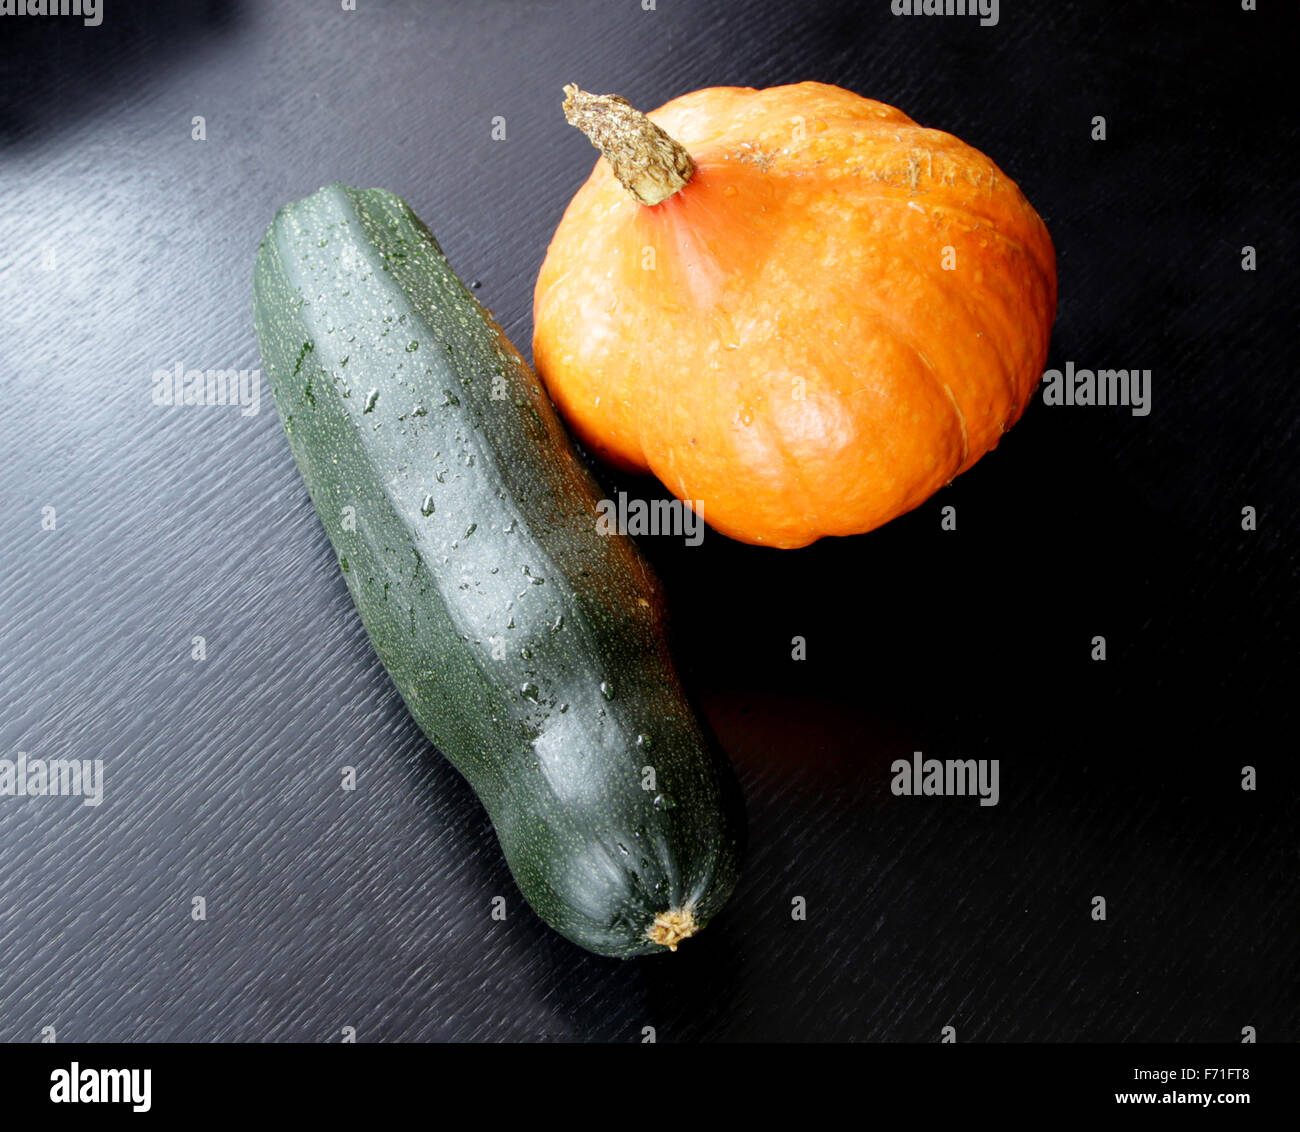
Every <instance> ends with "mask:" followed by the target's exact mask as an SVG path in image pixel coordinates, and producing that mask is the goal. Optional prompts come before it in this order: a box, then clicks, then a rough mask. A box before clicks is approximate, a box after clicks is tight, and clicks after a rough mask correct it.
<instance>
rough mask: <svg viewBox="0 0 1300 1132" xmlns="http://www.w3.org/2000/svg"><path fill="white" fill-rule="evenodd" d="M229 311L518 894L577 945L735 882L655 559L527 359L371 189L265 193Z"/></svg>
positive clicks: (732, 849) (639, 929) (627, 949)
mask: <svg viewBox="0 0 1300 1132" xmlns="http://www.w3.org/2000/svg"><path fill="white" fill-rule="evenodd" d="M254 321H255V326H256V330H257V337H258V342H259V344H260V346H261V350H262V357H263V359H264V364H265V369H266V371H267V374H268V376H269V380H270V385H271V389H272V392H273V393H274V396H275V401H276V405H277V407H278V409H279V412H280V416H281V420H282V423H283V425H284V430H285V432H286V434H287V436H288V440H289V446H290V448H291V449H292V451H293V456H294V459H295V461H296V463H297V465H298V469H299V471H300V472H301V474H302V478H303V480H304V481H305V483H306V485H307V489H308V491H309V493H310V494H311V498H312V501H313V503H314V504H315V507H316V511H317V514H318V515H319V516H320V519H321V521H322V523H323V524H324V526H325V530H326V533H327V534H328V535H329V538H330V541H331V542H332V543H333V546H334V550H335V552H336V554H337V556H338V560H339V565H340V566H341V568H342V570H343V573H344V577H345V578H346V580H347V585H348V589H349V590H350V591H351V594H352V598H353V601H354V602H355V603H356V606H357V609H358V610H359V611H360V613H361V618H362V621H363V622H364V624H365V627H366V631H367V633H368V634H369V636H370V640H371V641H372V642H373V644H374V647H375V651H376V652H377V653H378V654H379V658H380V660H381V661H382V662H383V664H384V667H385V668H386V669H387V670H388V672H389V674H390V675H391V676H392V678H393V682H394V683H395V684H396V685H397V688H398V690H399V691H400V692H401V695H402V698H403V700H404V701H405V702H406V705H407V707H408V708H409V709H410V711H411V714H412V715H413V716H414V718H415V720H416V722H417V723H418V724H419V725H420V727H421V728H422V729H423V731H424V732H425V734H427V735H428V737H429V738H430V739H431V740H432V741H433V743H434V744H435V746H437V747H438V748H439V750H441V751H442V753H443V754H444V755H446V756H447V758H448V759H450V760H451V762H452V763H453V764H454V765H455V767H456V768H457V769H458V770H459V771H460V772H461V774H463V775H464V776H465V778H466V779H467V780H468V781H469V783H470V785H471V786H472V787H473V789H474V791H475V793H476V794H477V795H478V797H479V798H480V799H481V800H482V802H483V805H484V806H485V807H486V809H487V812H488V814H489V816H490V817H491V819H492V824H493V826H494V827H495V829H496V832H497V836H498V837H499V839H500V841H501V846H502V849H503V850H504V852H505V856H506V860H507V862H508V863H509V866H510V870H511V872H512V873H513V875H514V878H515V881H516V883H517V884H518V886H519V889H520V891H521V892H522V893H523V895H524V897H525V899H526V900H527V901H528V903H529V904H530V905H532V907H533V908H534V909H535V910H536V912H537V913H538V914H539V915H540V916H541V917H542V919H543V920H545V921H546V922H547V923H548V924H550V925H551V926H552V927H553V928H555V929H556V931H558V932H560V933H561V934H563V935H565V936H567V937H568V938H569V939H571V940H573V941H574V942H575V943H578V944H580V945H581V946H582V947H585V948H587V949H588V950H590V951H594V952H597V953H599V954H601V955H611V956H619V957H629V956H634V955H645V954H652V953H656V952H662V951H663V950H664V949H665V948H671V949H672V950H676V945H677V943H678V942H679V940H680V939H682V938H685V937H686V936H688V935H690V934H692V933H693V932H694V931H696V930H698V929H699V928H701V927H703V926H704V924H706V923H707V922H708V920H709V919H710V918H711V917H712V916H713V915H714V914H715V913H716V912H717V911H718V909H719V908H720V907H721V906H722V904H723V903H724V902H725V901H726V899H727V897H728V895H729V894H730V893H731V891H732V889H733V887H734V886H735V883H736V879H737V873H738V868H739V858H740V854H741V850H742V842H743V839H744V811H743V805H742V802H741V798H740V792H739V789H738V787H737V784H736V781H735V778H734V776H733V774H732V771H731V768H730V766H729V764H728V763H727V760H726V757H725V756H724V755H723V754H722V752H721V751H720V749H719V747H718V745H717V743H716V740H714V739H713V738H712V736H711V734H710V732H709V731H708V730H707V728H706V727H705V726H704V725H702V723H701V722H700V720H699V719H698V718H697V716H696V714H695V713H694V712H693V710H692V708H691V706H690V704H689V702H688V699H687V697H686V694H685V693H684V691H683V689H682V685H681V682H680V680H679V678H678V676H677V674H676V672H675V670H674V667H673V663H672V659H671V657H670V654H669V651H668V646H667V641H666V629H665V614H664V599H663V593H662V590H661V586H660V583H659V581H658V580H657V579H656V578H655V576H654V574H653V573H652V571H651V570H650V568H649V566H648V565H647V563H646V561H645V559H644V558H643V557H642V555H641V553H640V552H639V550H638V549H637V547H636V545H635V544H634V543H633V542H632V541H631V540H630V539H628V538H627V537H625V536H622V535H602V534H599V533H598V532H597V524H596V518H597V510H596V508H597V504H598V502H599V500H600V497H601V492H600V490H599V488H598V487H597V485H596V482H595V480H594V479H593V478H592V476H591V474H590V473H589V472H588V471H587V469H586V467H585V465H583V464H582V462H581V461H580V460H579V458H578V456H577V455H576V453H575V451H574V449H573V446H572V444H571V442H570V440H569V438H568V436H567V434H566V433H565V432H564V430H563V428H562V426H561V425H560V423H559V421H558V419H557V417H556V414H555V412H554V410H553V409H552V407H551V404H550V402H549V400H548V399H547V397H546V396H545V394H544V393H543V392H542V390H541V387H540V385H539V383H538V381H537V378H536V377H535V376H534V374H533V373H532V371H531V369H530V368H529V366H528V364H527V363H526V362H525V361H524V360H523V358H521V357H520V355H519V353H518V351H517V350H515V348H514V347H513V346H512V345H511V343H510V342H509V341H508V339H507V338H506V336H505V334H504V333H503V332H502V331H501V329H500V328H499V327H498V326H497V325H496V323H495V322H494V321H493V320H492V318H491V316H490V315H489V314H488V312H487V311H485V310H484V309H483V308H482V307H481V306H480V305H479V304H478V303H477V302H476V301H475V299H474V297H473V296H472V295H471V294H470V292H469V291H468V290H467V289H466V287H465V286H464V284H463V283H462V282H461V281H460V280H459V279H458V278H457V277H456V275H455V274H454V273H453V272H452V269H451V267H450V266H449V265H448V263H447V260H446V259H445V258H444V256H443V254H442V250H441V249H440V248H439V246H438V244H437V242H436V241H435V239H434V237H433V235H432V233H431V232H430V231H429V230H428V228H426V227H425V226H424V225H423V224H422V223H421V222H420V220H419V219H418V218H417V217H416V216H415V214H414V213H413V212H412V211H411V209H410V207H409V206H408V205H407V204H406V203H405V202H404V201H403V200H402V199H401V198H399V197H397V196H394V195H393V194H392V193H389V192H385V191H383V190H381V189H370V190H360V189H354V188H348V187H346V186H343V185H330V186H328V187H326V188H323V189H321V190H319V191H318V192H316V193H314V194H312V195H311V196H309V197H307V198H305V199H304V200H301V201H298V202H296V203H294V204H291V205H288V206H287V207H285V208H284V209H282V210H281V211H280V212H279V213H278V214H277V215H276V217H275V220H274V221H273V222H272V224H271V226H270V229H269V230H268V232H267V234H266V237H265V238H264V240H263V241H262V243H261V246H260V248H259V250H258V254H257V264H256V268H255V271H254Z"/></svg>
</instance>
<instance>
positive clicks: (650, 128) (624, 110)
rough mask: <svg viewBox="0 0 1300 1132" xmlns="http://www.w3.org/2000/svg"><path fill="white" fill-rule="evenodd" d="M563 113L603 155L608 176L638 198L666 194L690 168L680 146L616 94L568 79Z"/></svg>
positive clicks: (651, 199)
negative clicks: (591, 91)
mask: <svg viewBox="0 0 1300 1132" xmlns="http://www.w3.org/2000/svg"><path fill="white" fill-rule="evenodd" d="M564 117H565V118H566V119H567V120H568V123H569V125H570V126H576V127H577V128H578V129H580V130H581V131H582V132H583V133H584V134H586V135H587V137H588V138H589V139H591V144H592V145H594V146H595V147H596V148H597V149H598V150H600V152H601V153H603V154H604V155H605V160H606V161H608V162H609V167H610V168H611V169H613V170H614V176H615V177H617V178H618V179H619V181H620V182H621V183H622V185H623V188H625V189H627V191H628V192H629V193H631V194H632V198H633V199H634V200H635V201H636V202H637V203H638V204H644V205H648V206H653V205H656V204H659V203H660V202H661V201H665V200H667V199H668V198H669V197H670V196H672V195H673V194H674V193H676V192H678V191H679V190H680V189H681V188H682V187H683V186H684V185H685V184H686V182H687V181H689V180H690V179H691V177H692V176H694V174H695V162H694V161H692V160H691V155H690V154H689V153H687V152H686V147H685V146H683V145H682V144H681V143H680V142H678V141H676V140H675V139H673V138H671V137H669V136H668V135H667V134H666V133H664V131H663V130H661V129H660V128H659V127H658V126H656V125H655V124H654V123H653V122H652V121H650V119H649V118H647V117H646V116H645V115H644V114H642V113H641V111H639V110H636V109H634V108H633V107H632V104H631V103H629V102H628V100H627V99H626V98H620V97H619V96H618V95H617V94H589V93H588V92H587V91H585V90H579V89H578V87H577V85H576V84H574V83H569V85H568V86H566V87H565V88H564Z"/></svg>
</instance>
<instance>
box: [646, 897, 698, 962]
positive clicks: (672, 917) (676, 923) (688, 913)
mask: <svg viewBox="0 0 1300 1132" xmlns="http://www.w3.org/2000/svg"><path fill="white" fill-rule="evenodd" d="M699 930H700V925H699V924H697V923H696V922H695V916H694V914H693V913H692V910H691V907H690V905H687V906H686V907H685V908H672V909H670V910H669V911H667V912H660V913H659V915H657V916H656V917H655V922H654V923H653V924H651V925H650V928H649V930H647V932H646V933H645V934H646V936H647V937H648V938H649V939H650V940H651V942H653V943H657V944H659V945H660V946H661V947H666V948H668V950H669V951H676V950H677V945H678V944H679V943H681V941H682V940H684V939H689V938H690V937H691V936H693V935H694V934H695V933H696V932H697V931H699Z"/></svg>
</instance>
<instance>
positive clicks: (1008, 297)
mask: <svg viewBox="0 0 1300 1132" xmlns="http://www.w3.org/2000/svg"><path fill="white" fill-rule="evenodd" d="M565 92H566V95H567V96H568V97H567V98H566V101H565V112H566V114H567V115H568V117H569V120H570V121H571V122H574V124H576V125H578V126H580V127H581V128H582V129H584V131H586V132H587V133H588V135H589V136H590V137H591V138H592V140H593V144H596V145H597V146H599V147H600V148H601V149H602V151H603V152H604V155H605V158H606V160H598V161H597V164H596V168H595V170H594V171H593V173H592V174H591V177H590V178H589V179H588V180H587V182H586V184H585V185H583V187H582V188H581V189H580V190H579V191H578V193H577V195H576V196H575V197H574V198H573V200H572V202H571V203H570V204H569V207H568V209H567V211H566V212H565V214H564V218H563V219H562V220H561V222H560V226H559V228H558V229H557V230H556V233H555V237H554V239H553V240H552V241H551V245H550V249H549V250H548V252H547V255H546V260H545V262H544V263H543V265H542V270H541V274H540V276H539V278H538V280H537V291H536V296H535V301H534V312H533V313H534V338H533V356H534V361H535V363H536V366H537V370H538V372H539V373H540V374H541V376H542V378H543V379H544V381H545V382H546V386H547V389H548V391H549V393H550V395H551V398H552V399H553V400H554V402H555V404H556V406H557V407H558V408H559V409H560V411H561V413H562V414H563V415H564V416H565V418H566V419H567V420H568V422H569V424H570V426H571V427H572V428H573V430H574V431H575V432H576V433H577V435H578V437H579V438H580V439H581V440H582V442H583V443H584V444H585V445H586V446H587V447H588V448H589V449H590V450H591V451H593V452H594V453H596V454H597V455H598V456H600V457H602V458H604V459H605V460H608V461H610V462H611V463H613V464H615V465H617V466H619V467H621V468H624V469H631V470H636V471H642V472H645V471H650V472H653V473H654V474H655V475H657V476H658V477H659V479H660V480H662V481H663V483H664V484H665V485H666V486H667V487H668V489H669V490H670V491H672V492H673V493H674V494H675V495H676V496H677V497H678V498H680V499H682V500H684V501H687V502H689V503H692V504H693V505H695V506H696V507H697V509H698V510H699V511H700V513H701V516H702V517H703V519H704V520H705V521H706V522H707V523H709V525H710V526H712V527H713V528H714V529H716V530H718V531H721V532H723V533H724V534H727V535H730V536H732V537H733V538H736V539H740V540H742V541H744V542H750V543H762V544H764V545H768V546H777V547H797V546H805V545H807V544H808V543H811V542H813V541H815V540H816V539H818V538H820V537H822V536H823V535H851V534H857V533H860V532H863V531H869V530H871V529H873V528H874V527H878V526H880V525H881V524H882V523H886V522H888V521H889V520H890V519H892V518H894V517H895V516H897V515H900V514H902V513H903V512H905V511H908V510H910V509H911V508H913V507H916V506H917V505H918V504H920V503H921V502H923V501H924V500H925V499H927V498H929V496H930V495H931V494H932V493H933V492H934V491H936V490H937V489H938V488H939V487H941V486H942V485H944V484H945V483H947V482H949V481H950V480H952V478H953V477H954V476H956V475H957V474H958V473H959V472H963V471H965V470H966V469H967V468H969V467H970V466H971V465H972V464H974V463H975V462H976V461H977V460H978V459H979V458H980V457H981V456H982V455H983V454H984V453H985V452H987V451H989V449H991V448H993V447H994V446H995V445H996V444H997V443H998V440H999V438H1000V437H1001V436H1002V434H1003V433H1004V432H1006V431H1007V429H1008V428H1010V427H1011V425H1012V424H1013V423H1015V421H1016V420H1017V419H1018V418H1019V417H1020V414H1021V413H1022V412H1023V411H1024V408H1025V406H1026V404H1027V403H1028V401H1029V398H1030V396H1031V395H1032V394H1033V391H1034V389H1035V387H1036V386H1037V384H1038V381H1039V378H1040V376H1041V374H1042V370H1043V365H1044V362H1045V360H1046V356H1047V345H1048V338H1049V335H1050V332H1051V328H1052V323H1053V321H1054V319H1055V314H1056V259H1055V254H1054V252H1053V249H1052V242H1051V239H1050V237H1049V236H1048V234H1047V229H1046V227H1045V226H1044V225H1043V222H1042V220H1040V219H1039V217H1038V214H1037V213H1036V212H1035V211H1034V210H1033V208H1032V207H1031V206H1030V204H1029V202H1028V201H1026V200H1025V198H1024V196H1023V195H1021V193H1020V190H1019V189H1018V188H1017V187H1016V185H1015V184H1014V182H1012V181H1011V180H1010V179H1009V178H1008V177H1007V176H1006V175H1005V174H1004V173H1003V172H1002V171H1001V170H1000V169H999V168H998V167H997V166H996V165H994V164H993V162H992V161H990V160H989V159H988V158H987V157H985V156H984V155H983V154H982V153H980V152H978V151H977V150H975V149H973V148H971V147H970V146H969V145H966V144H965V143H964V142H962V141H959V140H958V139H957V138H955V137H953V136H952V135H951V134H945V133H942V132H940V131H938V130H928V129H924V128H922V127H921V126H918V125H917V124H916V123H915V122H913V121H912V120H911V119H910V118H908V117H907V116H906V115H904V114H903V113H901V112H900V111H898V110H895V109H894V108H893V107H890V106H886V105H884V104H883V103H879V102H872V101H871V100H869V99H865V98H861V97H859V96H858V95H856V94H852V93H850V92H849V91H846V90H842V89H840V88H838V87H834V86H827V85H825V84H822V83H799V84H797V85H794V86H781V87H773V88H770V89H768V90H751V89H748V88H740V87H717V88H712V89H709V90H699V91H695V92H694V93H692V94H687V95H684V96H683V97H681V98H677V99H674V100H673V101H672V102H669V103H668V104H667V105H665V106H663V107H661V108H660V109H659V110H657V111H655V112H653V113H652V114H650V115H649V116H648V118H647V116H645V115H641V114H639V113H638V112H637V111H635V110H633V109H632V108H631V107H630V106H629V105H628V104H627V103H626V102H624V101H623V100H622V99H619V98H615V97H606V96H595V95H590V94H586V93H585V92H582V91H579V90H578V89H577V88H576V87H566V88H565Z"/></svg>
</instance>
